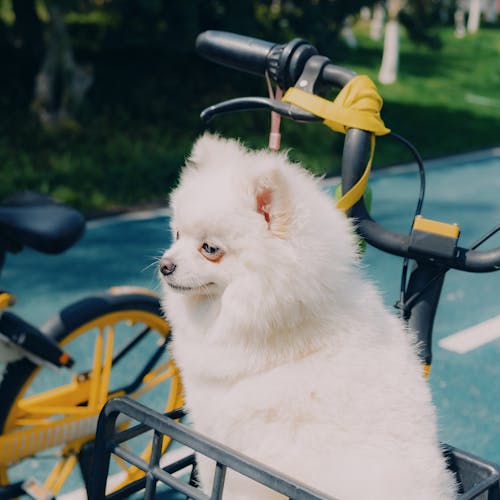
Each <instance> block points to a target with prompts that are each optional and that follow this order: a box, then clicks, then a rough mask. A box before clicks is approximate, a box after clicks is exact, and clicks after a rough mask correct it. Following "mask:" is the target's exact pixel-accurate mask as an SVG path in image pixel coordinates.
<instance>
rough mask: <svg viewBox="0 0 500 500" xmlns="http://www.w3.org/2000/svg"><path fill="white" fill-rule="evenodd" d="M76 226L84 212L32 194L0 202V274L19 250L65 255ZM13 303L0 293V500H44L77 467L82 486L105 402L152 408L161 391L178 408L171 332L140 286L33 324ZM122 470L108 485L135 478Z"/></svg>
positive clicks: (165, 406)
mask: <svg viewBox="0 0 500 500" xmlns="http://www.w3.org/2000/svg"><path fill="white" fill-rule="evenodd" d="M84 228H85V220H84V218H83V216H82V215H81V214H80V213H79V212H77V211H76V210H74V209H72V208H70V207H67V206H65V205H62V204H58V203H55V202H54V201H52V200H51V199H49V198H47V197H45V196H42V195H38V194H34V193H28V194H26V193H25V194H22V195H17V196H14V197H12V198H11V199H9V200H7V201H5V202H4V203H3V204H2V205H0V269H1V268H2V267H3V264H4V258H5V254H6V253H7V252H10V253H17V252H19V251H21V250H22V249H23V248H24V247H30V248H33V249H35V250H37V251H39V252H42V253H47V254H59V253H61V252H64V251H65V250H66V249H68V248H69V247H71V246H72V245H74V244H75V243H76V242H77V241H78V240H79V238H80V237H81V235H82V234H83V232H84ZM14 302H15V299H14V297H13V296H12V295H11V294H9V293H8V292H5V291H2V292H1V293H0V354H1V355H2V358H7V359H6V361H7V364H6V366H5V369H4V376H3V379H1V382H0V401H1V405H0V499H2V500H3V499H7V498H14V497H17V496H21V495H24V494H25V493H28V494H29V495H30V496H31V497H33V498H52V497H55V495H57V494H58V493H59V492H61V491H62V488H63V487H64V486H65V485H66V489H67V488H68V485H69V487H70V488H71V489H73V488H75V487H76V486H81V482H80V481H79V480H78V479H77V478H76V477H75V474H72V472H73V471H74V469H75V467H76V466H77V465H78V466H79V468H80V470H81V473H82V475H83V482H84V485H85V486H86V487H88V485H89V482H90V481H91V476H90V467H91V453H92V447H93V439H94V436H95V426H96V422H97V418H98V415H99V412H100V410H101V408H102V407H103V405H104V404H105V402H106V401H107V400H108V399H109V398H112V397H116V396H118V395H126V394H127V395H129V396H130V397H131V398H134V399H139V400H142V401H144V402H148V403H149V404H152V402H153V400H154V399H152V398H153V395H154V394H157V393H158V392H159V391H161V393H162V397H160V398H158V396H156V400H159V401H161V402H162V406H161V408H160V409H161V410H163V411H170V410H173V409H174V408H177V407H179V406H180V405H182V397H181V386H180V380H179V376H178V372H177V369H176V367H175V365H174V364H173V362H172V360H171V359H170V358H169V356H168V351H167V345H168V342H169V339H170V328H169V326H168V324H167V323H166V322H165V320H164V319H163V317H162V313H161V310H160V305H159V299H158V297H157V296H156V295H155V294H154V293H153V292H152V291H150V290H147V289H143V288H139V287H115V288H111V289H109V290H107V291H105V292H103V293H102V294H100V295H95V296H90V297H86V298H83V299H81V300H79V301H77V302H75V303H73V304H70V305H68V306H67V307H65V308H64V309H63V310H61V311H60V312H59V313H58V314H56V315H55V316H54V317H53V318H52V319H51V320H49V321H48V322H47V323H46V324H45V325H44V326H42V327H40V328H38V327H36V326H34V325H32V324H30V323H28V322H27V321H25V320H24V319H22V318H21V317H19V316H17V315H16V314H15V313H14V312H12V311H10V310H7V309H8V308H10V306H12V305H13V303H14ZM90 346H91V347H90ZM4 361H5V360H4ZM167 395H168V397H167ZM126 425H127V422H126V421H122V422H120V423H119V424H118V426H119V428H122V429H124V428H125V427H126ZM149 441H150V440H147V439H143V440H142V441H141V442H139V443H136V444H135V445H134V449H135V450H137V451H138V452H139V453H140V454H141V455H142V456H143V457H148V456H149V455H150V453H151V444H150V443H149ZM169 444H170V443H169V442H165V443H164V446H163V447H162V450H163V452H165V451H166V450H167V448H168V446H169ZM33 460H36V461H37V462H33ZM40 463H41V464H40ZM34 465H35V466H37V467H36V468H37V469H38V471H39V472H40V474H41V476H42V478H44V479H45V480H44V481H43V482H42V481H40V480H39V479H38V478H37V477H36V474H35V472H36V471H35V470H34V468H33V466H34ZM121 465H122V472H121V474H120V473H118V475H117V481H116V487H120V486H123V485H125V484H127V483H129V482H130V481H133V480H135V479H137V478H138V477H140V476H141V471H139V470H138V469H137V468H135V467H129V466H125V465H123V464H121Z"/></svg>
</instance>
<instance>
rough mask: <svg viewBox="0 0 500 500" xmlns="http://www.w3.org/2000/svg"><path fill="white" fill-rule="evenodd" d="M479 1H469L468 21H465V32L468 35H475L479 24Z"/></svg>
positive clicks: (480, 6) (480, 7) (480, 8)
mask: <svg viewBox="0 0 500 500" xmlns="http://www.w3.org/2000/svg"><path fill="white" fill-rule="evenodd" d="M481 3H482V2H481V0H470V4H469V19H468V21H467V31H468V32H469V33H477V31H478V30H479V24H480V22H481V10H482V5H481Z"/></svg>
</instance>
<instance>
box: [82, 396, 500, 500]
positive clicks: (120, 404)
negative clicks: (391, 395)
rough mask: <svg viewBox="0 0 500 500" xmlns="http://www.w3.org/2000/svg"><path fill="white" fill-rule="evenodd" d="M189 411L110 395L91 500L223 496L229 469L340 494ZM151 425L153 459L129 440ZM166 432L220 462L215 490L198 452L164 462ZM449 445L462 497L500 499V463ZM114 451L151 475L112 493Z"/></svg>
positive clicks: (312, 496)
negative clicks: (196, 426)
mask: <svg viewBox="0 0 500 500" xmlns="http://www.w3.org/2000/svg"><path fill="white" fill-rule="evenodd" d="M119 415H122V417H123V416H125V417H128V419H130V420H133V421H135V422H137V425H134V426H133V427H131V428H129V429H127V430H125V431H117V430H116V420H117V418H118V416H119ZM183 416H185V413H184V411H183V410H182V409H180V410H175V411H173V412H170V413H167V414H164V415H163V414H160V413H158V412H156V411H154V410H152V409H150V408H148V407H146V406H144V405H142V404H140V403H138V402H137V401H134V400H132V399H130V398H128V397H117V398H114V399H111V400H109V401H108V402H107V403H106V404H105V406H104V407H103V409H102V411H101V414H100V416H99V421H98V426H97V432H96V441H95V447H94V453H93V468H92V482H91V484H90V485H89V486H90V491H89V500H103V499H110V500H111V499H113V500H116V499H121V498H127V497H128V496H129V495H130V494H132V493H134V492H137V491H144V498H145V499H146V500H150V499H153V498H154V497H155V494H156V486H157V483H158V482H160V483H163V484H165V485H167V486H169V487H170V488H171V489H172V490H173V491H177V492H180V493H182V494H184V495H186V498H188V499H194V500H220V499H222V496H223V492H224V480H225V476H226V471H227V469H231V470H233V471H236V472H238V473H239V474H242V475H244V476H246V477H248V478H250V479H252V480H254V481H256V482H258V483H260V484H263V485H265V486H267V487H269V488H271V489H272V490H275V491H277V492H279V493H281V494H283V495H285V496H287V497H288V498H290V499H293V500H295V499H296V500H334V498H333V497H331V496H329V495H327V494H325V493H321V492H319V491H317V490H315V489H313V488H311V487H308V486H307V485H304V484H301V483H299V482H297V481H295V480H294V479H293V478H290V477H288V476H286V475H284V474H282V473H280V472H278V471H275V470H273V469H271V468H269V467H267V466H264V465H262V464H260V463H258V462H256V461H255V460H252V459H251V458H248V457H246V456H244V455H242V454H240V453H238V452H236V451H234V450H232V449H230V448H228V447H226V446H224V445H222V444H220V443H217V442H215V441H213V440H212V439H210V438H207V437H205V436H202V435H201V434H199V433H197V432H196V431H194V430H193V429H192V428H190V427H188V426H186V425H184V424H182V423H180V422H179V420H180V419H181V418H182V417H183ZM151 430H153V431H154V438H153V449H152V453H151V459H150V461H149V463H147V462H145V461H144V460H142V459H141V458H140V457H139V456H137V455H134V454H133V453H131V452H130V450H128V449H127V448H126V447H124V446H123V444H124V443H125V442H126V441H129V440H130V439H132V438H134V437H136V436H138V435H141V434H144V433H145V432H149V431H151ZM163 436H170V437H171V438H172V439H173V440H175V441H177V442H178V443H181V444H183V445H184V446H186V447H187V448H189V449H191V450H193V451H194V452H197V453H199V454H202V455H204V456H206V457H208V458H210V459H212V460H213V461H214V462H215V464H216V466H215V475H214V483H213V487H212V491H211V494H210V495H207V494H206V493H204V492H203V491H201V490H200V489H198V488H196V486H195V482H194V481H193V477H194V476H193V471H194V467H195V456H194V453H193V454H191V455H189V456H187V457H185V458H182V459H180V460H177V461H175V462H173V463H169V464H168V465H166V466H164V467H161V466H160V458H161V457H160V450H161V443H162V440H163ZM443 447H444V452H445V455H446V457H447V461H448V465H449V467H450V469H451V470H452V471H453V472H454V473H455V475H456V477H457V480H458V482H459V484H460V494H459V495H458V497H457V500H500V467H499V466H497V465H496V464H493V463H491V462H488V461H485V460H483V459H481V458H479V457H476V456H474V455H471V454H469V453H467V452H464V451H462V450H459V449H457V448H454V447H452V446H448V445H444V446H443ZM111 454H114V455H116V456H117V457H120V458H121V459H122V460H124V461H126V462H128V463H130V464H132V465H135V466H136V467H138V468H139V469H141V470H143V471H144V472H145V476H144V477H143V478H142V479H139V480H137V481H135V482H134V483H130V484H128V485H127V486H125V487H124V488H122V489H120V490H118V491H114V492H112V493H109V494H108V495H106V493H105V489H106V480H107V476H108V471H109V464H110V457H111ZM179 471H185V473H186V474H187V473H188V472H190V473H191V476H190V480H189V482H186V481H183V480H181V479H179V478H178V477H176V476H174V474H175V473H177V472H179Z"/></svg>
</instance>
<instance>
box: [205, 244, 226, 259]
mask: <svg viewBox="0 0 500 500" xmlns="http://www.w3.org/2000/svg"><path fill="white" fill-rule="evenodd" d="M200 253H201V254H202V255H203V257H205V258H206V259H208V260H211V261H212V262H218V261H219V260H220V259H221V258H222V257H223V256H224V251H223V250H222V249H220V248H219V247H215V246H212V245H210V244H209V243H206V242H205V243H203V245H201V247H200Z"/></svg>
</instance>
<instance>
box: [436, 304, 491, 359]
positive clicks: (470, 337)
mask: <svg viewBox="0 0 500 500" xmlns="http://www.w3.org/2000/svg"><path fill="white" fill-rule="evenodd" d="M497 339H500V314H499V315H498V316H494V317H493V318H491V319H488V320H486V321H483V322H482V323H479V324H477V325H474V326H471V327H470V328H466V329H465V330H462V331H460V332H457V333H454V334H453V335H450V336H449V337H445V338H444V339H441V340H440V341H439V342H438V343H439V346H440V347H442V348H443V349H447V350H448V351H453V352H457V353H459V354H465V353H466V352H469V351H472V350H473V349H477V348H478V347H481V346H482V345H484V344H487V343H489V342H493V341H494V340H497Z"/></svg>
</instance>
